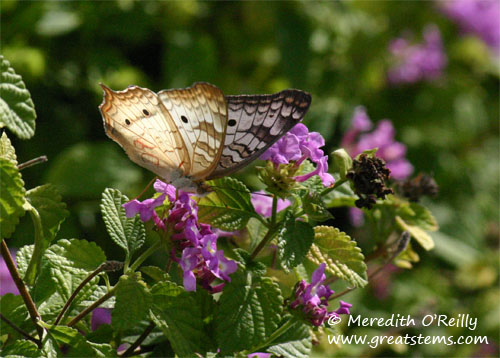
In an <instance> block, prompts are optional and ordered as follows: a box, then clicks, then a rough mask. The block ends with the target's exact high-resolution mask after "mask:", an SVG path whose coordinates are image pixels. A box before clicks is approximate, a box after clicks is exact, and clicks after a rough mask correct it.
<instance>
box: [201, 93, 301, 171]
mask: <svg viewBox="0 0 500 358" xmlns="http://www.w3.org/2000/svg"><path fill="white" fill-rule="evenodd" d="M226 101H227V111H228V122H227V130H226V137H225V142H224V147H223V149H222V155H221V158H220V161H219V163H218V165H217V168H216V169H215V171H214V172H213V173H212V174H211V175H210V176H209V177H208V178H207V179H213V178H219V177H222V176H225V175H228V174H231V173H232V172H234V171H236V170H238V169H239V168H241V167H243V166H245V165H247V164H249V163H250V162H251V161H253V160H254V159H256V158H258V157H259V156H260V155H261V154H262V153H264V152H265V151H266V150H267V149H268V148H269V147H270V146H271V145H273V144H274V143H275V142H276V141H278V140H279V139H280V138H281V137H282V136H283V135H284V134H285V133H286V132H288V131H289V130H290V129H291V128H292V127H293V126H295V124H297V123H298V122H300V120H302V118H303V117H304V115H305V114H306V112H307V110H308V109H309V106H310V104H311V95H310V94H309V93H306V92H304V91H300V90H293V89H292V90H284V91H281V92H279V93H275V94H271V95H241V96H226Z"/></svg>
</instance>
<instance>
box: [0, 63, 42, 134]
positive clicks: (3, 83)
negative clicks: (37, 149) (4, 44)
mask: <svg viewBox="0 0 500 358" xmlns="http://www.w3.org/2000/svg"><path fill="white" fill-rule="evenodd" d="M0 93H1V97H0V128H3V127H7V128H9V129H10V130H11V131H12V132H13V133H14V134H16V135H17V136H18V137H19V138H22V139H28V138H31V137H32V136H33V134H35V119H36V112H35V105H34V104H33V101H32V100H31V94H30V93H29V91H28V90H27V89H26V85H25V84H24V82H23V80H22V78H21V76H19V75H18V74H16V72H15V71H14V69H13V68H12V67H11V66H10V63H9V61H7V60H6V59H5V58H4V57H3V56H2V55H0Z"/></svg>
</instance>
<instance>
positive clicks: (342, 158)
mask: <svg viewBox="0 0 500 358" xmlns="http://www.w3.org/2000/svg"><path fill="white" fill-rule="evenodd" d="M331 156H332V159H333V166H332V167H333V168H332V169H333V170H334V171H335V172H337V173H338V174H339V176H340V179H345V178H346V174H347V172H348V171H349V170H350V169H351V168H352V158H351V156H350V155H349V154H347V152H346V151H345V149H343V148H340V149H337V150H335V151H333V152H332V154H331Z"/></svg>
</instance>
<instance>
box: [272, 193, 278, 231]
mask: <svg viewBox="0 0 500 358" xmlns="http://www.w3.org/2000/svg"><path fill="white" fill-rule="evenodd" d="M277 212H278V197H277V196H276V195H273V206H272V210H271V213H272V214H271V227H273V226H274V225H275V224H276V213H277Z"/></svg>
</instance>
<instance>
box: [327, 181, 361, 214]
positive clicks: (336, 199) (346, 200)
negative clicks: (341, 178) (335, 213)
mask: <svg viewBox="0 0 500 358" xmlns="http://www.w3.org/2000/svg"><path fill="white" fill-rule="evenodd" d="M335 179H336V180H338V179H337V178H335ZM356 200H358V196H357V195H356V194H354V192H353V191H352V188H351V186H350V182H345V183H344V184H342V185H340V186H339V187H338V188H335V190H333V191H331V192H329V193H328V194H327V195H325V197H324V198H323V201H324V203H325V206H326V207H327V208H337V207H341V206H349V207H354V206H355V204H354V202H355V201H356Z"/></svg>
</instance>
